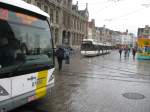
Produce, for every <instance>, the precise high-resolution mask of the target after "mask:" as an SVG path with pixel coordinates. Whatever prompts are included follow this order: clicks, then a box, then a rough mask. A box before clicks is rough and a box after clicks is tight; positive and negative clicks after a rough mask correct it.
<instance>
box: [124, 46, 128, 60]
mask: <svg viewBox="0 0 150 112" xmlns="http://www.w3.org/2000/svg"><path fill="white" fill-rule="evenodd" d="M127 53H128V49H127V48H125V49H124V57H125V58H126V57H127Z"/></svg>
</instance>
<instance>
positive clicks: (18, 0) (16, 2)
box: [0, 0, 49, 18]
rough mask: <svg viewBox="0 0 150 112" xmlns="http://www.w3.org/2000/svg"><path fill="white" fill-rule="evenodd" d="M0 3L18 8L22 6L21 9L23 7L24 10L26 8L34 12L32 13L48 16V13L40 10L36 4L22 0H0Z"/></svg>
mask: <svg viewBox="0 0 150 112" xmlns="http://www.w3.org/2000/svg"><path fill="white" fill-rule="evenodd" d="M0 3H5V4H8V5H12V6H15V7H18V8H22V9H25V10H28V11H31V12H34V13H37V14H40V15H42V16H45V17H48V18H49V15H48V14H47V13H46V12H44V11H42V10H41V9H40V8H38V7H37V6H34V5H31V4H28V3H26V2H24V1H22V0H0Z"/></svg>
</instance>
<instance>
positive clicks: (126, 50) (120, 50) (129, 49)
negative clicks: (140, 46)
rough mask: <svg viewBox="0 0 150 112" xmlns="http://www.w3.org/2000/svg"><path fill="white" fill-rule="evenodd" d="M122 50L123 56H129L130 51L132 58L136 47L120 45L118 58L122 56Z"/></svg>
mask: <svg viewBox="0 0 150 112" xmlns="http://www.w3.org/2000/svg"><path fill="white" fill-rule="evenodd" d="M123 52H124V57H125V58H129V57H130V53H131V52H132V56H133V59H135V55H136V52H137V49H136V48H129V47H126V48H122V47H120V48H119V54H120V58H121V57H122V53H123Z"/></svg>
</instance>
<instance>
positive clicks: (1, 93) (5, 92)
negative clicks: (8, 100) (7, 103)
mask: <svg viewBox="0 0 150 112" xmlns="http://www.w3.org/2000/svg"><path fill="white" fill-rule="evenodd" d="M7 95H9V93H8V92H7V91H6V90H5V89H4V88H3V87H2V86H1V85H0V96H7Z"/></svg>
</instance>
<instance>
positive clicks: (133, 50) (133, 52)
mask: <svg viewBox="0 0 150 112" xmlns="http://www.w3.org/2000/svg"><path fill="white" fill-rule="evenodd" d="M132 55H133V59H135V55H136V49H135V48H133V49H132Z"/></svg>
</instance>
